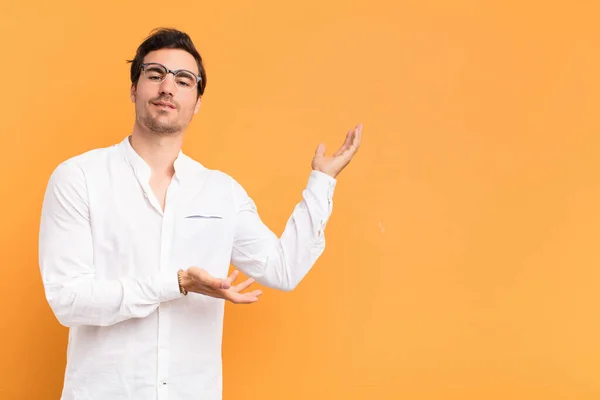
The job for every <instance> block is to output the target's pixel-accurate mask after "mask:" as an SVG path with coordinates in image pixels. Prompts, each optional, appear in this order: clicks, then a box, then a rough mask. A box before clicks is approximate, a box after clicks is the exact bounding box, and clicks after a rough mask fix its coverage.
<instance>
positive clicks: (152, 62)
mask: <svg viewBox="0 0 600 400" xmlns="http://www.w3.org/2000/svg"><path fill="white" fill-rule="evenodd" d="M145 64H158V65H164V64H162V63H159V62H158V61H148V62H147V63H145ZM164 66H165V67H167V66H166V65H164ZM150 67H154V65H150ZM167 68H169V67H167ZM169 69H170V70H171V71H176V72H177V71H185V72H189V73H190V74H192V75H196V76H198V77H199V76H200V73H195V72H193V71H190V70H189V69H187V68H179V69H173V68H169Z"/></svg>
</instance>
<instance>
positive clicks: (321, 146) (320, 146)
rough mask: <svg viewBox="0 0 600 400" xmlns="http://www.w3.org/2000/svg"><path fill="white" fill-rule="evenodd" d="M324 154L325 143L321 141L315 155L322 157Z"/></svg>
mask: <svg viewBox="0 0 600 400" xmlns="http://www.w3.org/2000/svg"><path fill="white" fill-rule="evenodd" d="M324 155H325V145H324V144H323V143H320V144H319V145H318V146H317V150H316V151H315V156H317V157H322V156H324Z"/></svg>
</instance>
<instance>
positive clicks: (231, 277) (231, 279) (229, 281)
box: [221, 270, 240, 289]
mask: <svg viewBox="0 0 600 400" xmlns="http://www.w3.org/2000/svg"><path fill="white" fill-rule="evenodd" d="M239 274H240V271H238V270H234V271H233V272H232V273H231V275H229V277H228V278H227V279H225V281H226V282H227V284H228V285H229V286H228V287H222V288H221V289H229V288H230V287H231V285H233V282H235V280H236V279H237V277H238V275H239Z"/></svg>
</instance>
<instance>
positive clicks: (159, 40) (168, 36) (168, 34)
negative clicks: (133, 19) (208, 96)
mask: <svg viewBox="0 0 600 400" xmlns="http://www.w3.org/2000/svg"><path fill="white" fill-rule="evenodd" d="M160 49H181V50H185V51H187V52H188V53H190V54H191V55H192V56H193V57H194V58H195V59H196V63H197V64H198V71H199V72H200V77H201V78H202V80H201V81H200V82H198V88H197V90H198V97H200V96H202V94H204V88H206V71H205V70H204V65H203V64H202V57H200V53H198V50H196V47H195V46H194V43H193V42H192V39H191V38H190V37H189V35H188V34H187V33H185V32H181V31H179V30H177V29H172V28H157V29H154V30H153V31H152V32H150V35H149V36H148V37H147V38H146V39H145V40H144V41H143V42H142V44H140V46H139V47H138V48H137V51H136V53H135V58H134V59H133V60H127V62H128V63H131V83H132V84H133V85H137V83H138V80H139V79H140V72H141V70H142V63H143V62H144V57H146V54H148V53H150V52H151V51H156V50H160Z"/></svg>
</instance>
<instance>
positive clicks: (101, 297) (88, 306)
mask: <svg viewBox="0 0 600 400" xmlns="http://www.w3.org/2000/svg"><path fill="white" fill-rule="evenodd" d="M88 204H89V203H88V197H87V188H86V182H85V176H84V174H83V171H82V170H81V169H80V168H79V167H78V166H76V165H73V164H70V163H63V164H61V165H60V166H59V167H58V168H57V169H56V170H55V171H54V173H53V174H52V176H51V177H50V181H49V183H48V187H47V189H46V194H45V197H44V203H43V206H42V218H41V224H40V237H39V263H40V271H41V275H42V280H43V284H44V289H45V292H46V298H47V300H48V303H49V304H50V307H51V308H52V310H53V312H54V314H55V315H56V318H57V319H58V321H59V322H60V323H61V324H62V325H65V326H68V327H72V326H77V325H99V326H107V325H113V324H116V323H117V322H121V321H124V320H126V319H129V318H143V317H146V316H148V315H149V314H150V313H152V312H153V311H154V310H155V309H156V308H157V307H158V305H159V304H160V303H161V302H164V301H169V300H172V299H175V298H178V297H180V296H181V294H180V292H179V285H178V281H177V275H176V273H173V272H171V271H169V272H168V273H167V274H157V275H155V276H149V277H144V278H137V279H136V278H133V277H124V278H121V279H118V280H116V279H115V280H101V279H97V278H96V277H95V268H94V264H93V246H92V231H91V228H90V213H89V208H88Z"/></svg>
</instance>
